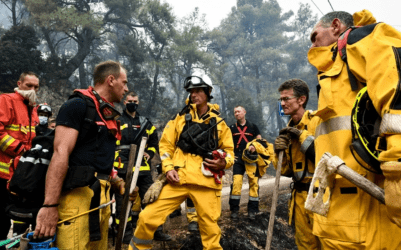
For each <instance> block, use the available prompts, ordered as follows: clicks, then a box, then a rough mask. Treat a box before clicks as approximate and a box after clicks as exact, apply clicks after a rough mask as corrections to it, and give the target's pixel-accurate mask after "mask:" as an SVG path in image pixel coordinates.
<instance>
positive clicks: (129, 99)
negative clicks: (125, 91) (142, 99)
mask: <svg viewBox="0 0 401 250" xmlns="http://www.w3.org/2000/svg"><path fill="white" fill-rule="evenodd" d="M127 103H136V104H139V99H138V96H131V95H129V96H127V98H125V101H124V105H127Z"/></svg>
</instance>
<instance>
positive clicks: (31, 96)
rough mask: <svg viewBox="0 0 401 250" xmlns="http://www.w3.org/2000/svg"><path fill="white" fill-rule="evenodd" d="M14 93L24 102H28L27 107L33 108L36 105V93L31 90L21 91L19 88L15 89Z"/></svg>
mask: <svg viewBox="0 0 401 250" xmlns="http://www.w3.org/2000/svg"><path fill="white" fill-rule="evenodd" d="M14 91H16V92H17V93H18V94H20V95H22V96H23V97H24V98H25V99H26V100H28V101H29V106H35V104H36V91H35V90H33V89H31V90H21V89H19V88H15V89H14Z"/></svg>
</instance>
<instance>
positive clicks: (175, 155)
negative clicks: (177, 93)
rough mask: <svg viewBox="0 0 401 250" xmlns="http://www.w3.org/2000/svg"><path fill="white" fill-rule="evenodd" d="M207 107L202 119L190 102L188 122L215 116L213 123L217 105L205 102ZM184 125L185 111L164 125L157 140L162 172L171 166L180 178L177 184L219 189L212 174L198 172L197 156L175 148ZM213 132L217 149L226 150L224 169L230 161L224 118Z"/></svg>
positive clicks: (229, 139)
mask: <svg viewBox="0 0 401 250" xmlns="http://www.w3.org/2000/svg"><path fill="white" fill-rule="evenodd" d="M208 107H209V110H208V112H207V113H206V115H203V117H204V118H205V119H201V118H199V117H198V115H197V112H196V105H195V104H191V105H190V111H189V114H191V116H192V121H193V122H198V123H205V124H208V123H209V121H210V119H211V118H212V117H216V119H217V122H219V121H220V120H221V119H222V118H221V117H220V116H219V114H220V113H219V112H218V110H219V106H218V105H217V104H210V103H208ZM184 126H185V114H183V115H180V114H177V116H176V117H175V118H174V119H173V120H171V121H169V122H168V123H167V125H166V127H165V128H164V131H163V135H162V138H161V140H160V143H159V150H160V155H161V160H162V168H163V172H164V173H167V172H168V171H170V170H173V169H174V168H175V169H176V170H177V172H178V176H179V178H180V183H179V184H180V185H184V184H192V185H198V186H204V187H208V188H212V189H218V190H220V189H222V184H217V183H216V182H215V180H214V178H213V177H207V176H204V175H203V174H202V171H201V164H202V162H203V158H202V157H201V156H199V155H196V154H190V153H185V152H183V151H182V150H181V149H180V148H179V147H177V145H176V144H177V142H178V139H179V138H180V135H181V132H182V130H183V128H184ZM217 131H218V137H219V143H218V149H222V150H224V151H225V152H226V153H227V156H226V158H225V160H226V169H227V168H230V167H231V166H232V165H233V164H234V143H233V138H232V134H231V131H230V128H229V127H228V126H227V124H226V123H225V122H224V121H223V122H221V123H219V124H218V125H217Z"/></svg>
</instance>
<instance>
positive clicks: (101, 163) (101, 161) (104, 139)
mask: <svg viewBox="0 0 401 250" xmlns="http://www.w3.org/2000/svg"><path fill="white" fill-rule="evenodd" d="M85 112H86V101H85V100H83V99H81V98H79V97H76V98H72V99H70V100H68V101H67V102H65V103H64V104H63V105H62V106H61V108H60V111H59V113H58V115H57V119H56V123H57V126H58V125H63V126H66V127H70V128H73V129H76V130H78V131H81V128H82V125H83V120H84V118H85ZM95 121H96V122H100V123H103V122H102V120H101V118H100V116H99V114H98V113H96V118H95ZM98 131H99V132H98ZM115 148H116V138H115V137H114V136H113V135H112V134H111V133H110V132H109V130H108V129H107V127H106V125H96V124H92V125H91V127H90V129H89V131H87V133H86V135H85V138H81V137H80V136H79V135H78V139H77V143H76V144H75V147H74V150H73V151H72V153H71V155H70V157H69V163H68V164H69V166H93V167H94V168H95V169H96V171H97V172H99V173H103V174H110V172H111V170H112V168H113V161H114V152H115Z"/></svg>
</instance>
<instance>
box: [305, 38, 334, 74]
mask: <svg viewBox="0 0 401 250" xmlns="http://www.w3.org/2000/svg"><path fill="white" fill-rule="evenodd" d="M336 47H337V42H335V43H332V44H330V45H329V46H322V47H316V48H311V49H309V51H308V60H309V63H310V64H312V65H313V66H315V68H316V69H317V70H318V72H326V71H328V70H329V69H331V67H333V64H334V61H333V58H334V56H333V55H334V53H336Z"/></svg>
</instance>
